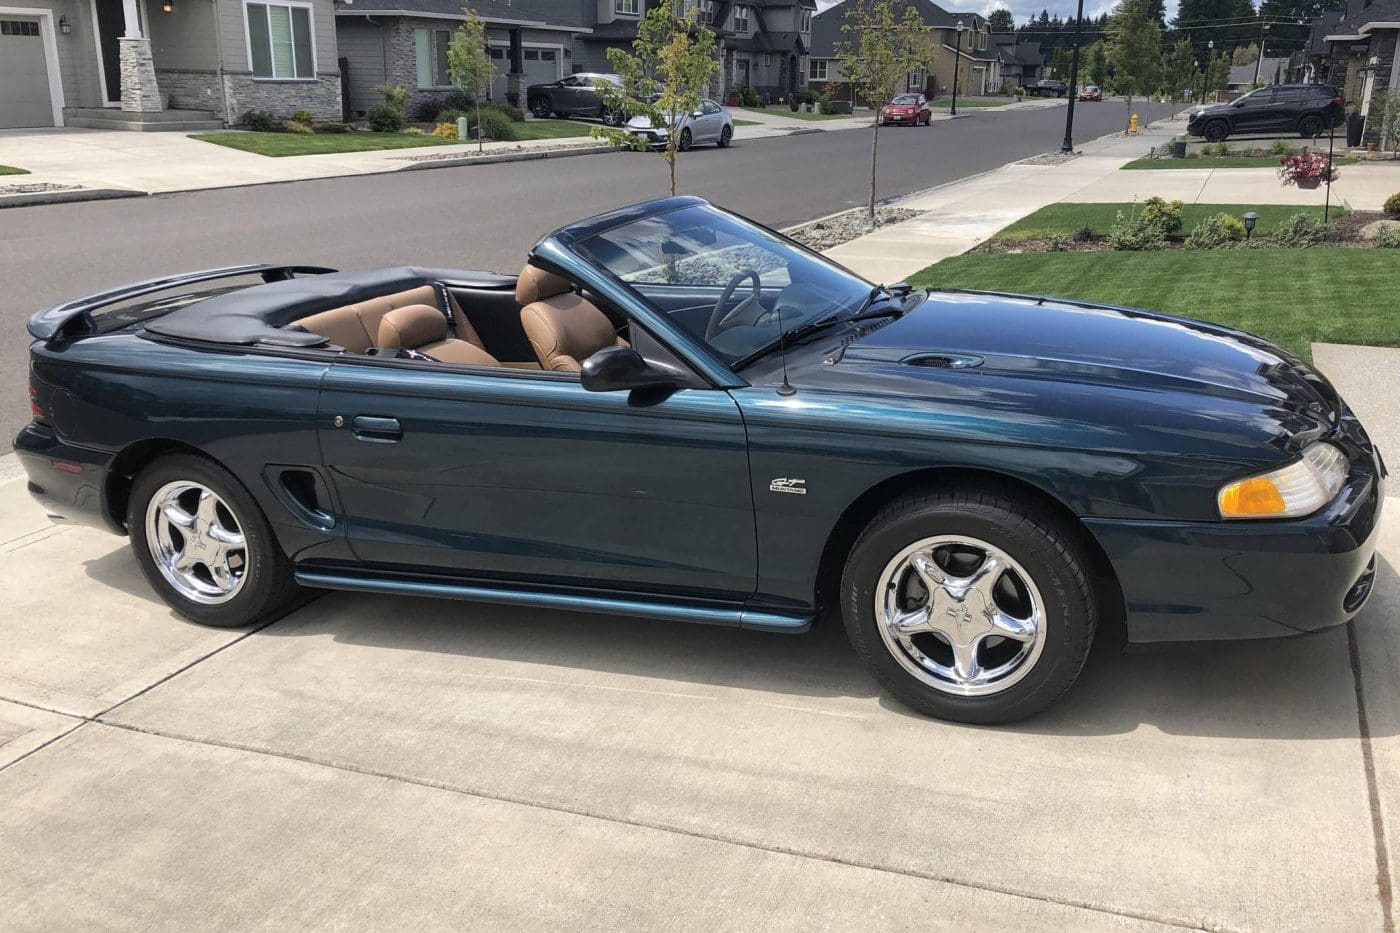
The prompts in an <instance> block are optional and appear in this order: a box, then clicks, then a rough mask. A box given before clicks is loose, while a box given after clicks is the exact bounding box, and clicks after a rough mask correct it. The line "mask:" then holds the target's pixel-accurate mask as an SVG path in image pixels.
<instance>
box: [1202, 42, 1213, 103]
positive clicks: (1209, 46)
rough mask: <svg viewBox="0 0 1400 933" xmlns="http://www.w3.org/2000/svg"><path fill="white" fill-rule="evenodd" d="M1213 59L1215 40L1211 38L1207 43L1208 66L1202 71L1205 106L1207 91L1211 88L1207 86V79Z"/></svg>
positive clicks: (1203, 101)
mask: <svg viewBox="0 0 1400 933" xmlns="http://www.w3.org/2000/svg"><path fill="white" fill-rule="evenodd" d="M1213 61H1215V40H1214V39H1211V40H1210V41H1209V42H1207V43H1206V67H1205V70H1204V71H1202V72H1201V106H1202V107H1204V106H1205V104H1206V91H1207V90H1209V88H1207V87H1206V81H1207V79H1209V78H1210V66H1211V63H1212V62H1213Z"/></svg>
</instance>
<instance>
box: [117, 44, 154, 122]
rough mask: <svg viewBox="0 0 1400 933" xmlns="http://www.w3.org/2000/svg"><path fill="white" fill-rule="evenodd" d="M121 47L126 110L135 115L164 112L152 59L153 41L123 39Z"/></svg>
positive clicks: (124, 107) (122, 95)
mask: <svg viewBox="0 0 1400 933" xmlns="http://www.w3.org/2000/svg"><path fill="white" fill-rule="evenodd" d="M117 47H118V49H119V55H120V66H119V73H120V74H121V101H122V109H123V110H126V111H129V112H133V113H154V112H156V111H160V110H164V109H165V104H164V103H163V102H162V101H161V97H160V91H161V89H160V85H159V84H157V83H156V67H155V64H154V62H153V61H152V59H151V40H150V39H128V38H126V37H125V36H123V37H122V38H120V39H118V40H117Z"/></svg>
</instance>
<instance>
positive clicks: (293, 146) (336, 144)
mask: <svg viewBox="0 0 1400 933" xmlns="http://www.w3.org/2000/svg"><path fill="white" fill-rule="evenodd" d="M516 125H517V126H519V125H521V124H516ZM190 138H191V139H199V140H203V141H204V142H206V143H213V144H214V145H216V146H228V147H229V148H230V149H241V150H243V151H244V152H254V153H257V154H258V155H265V156H274V157H281V156H299V155H319V154H321V153H326V152H367V151H369V150H372V149H414V148H417V147H419V146H441V145H444V144H447V143H455V142H457V140H455V139H443V138H442V137H440V136H413V135H410V134H408V133H315V134H312V135H309V136H304V135H301V134H300V133H196V134H194V135H192V136H191V137H190Z"/></svg>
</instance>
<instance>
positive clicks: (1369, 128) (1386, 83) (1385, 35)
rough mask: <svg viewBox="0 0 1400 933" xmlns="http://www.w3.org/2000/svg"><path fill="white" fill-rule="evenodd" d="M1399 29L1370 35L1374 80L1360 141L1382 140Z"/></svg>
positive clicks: (1379, 30) (1381, 30)
mask: <svg viewBox="0 0 1400 933" xmlns="http://www.w3.org/2000/svg"><path fill="white" fill-rule="evenodd" d="M1397 37H1400V30H1394V29H1378V30H1376V31H1375V32H1374V33H1372V36H1371V52H1372V53H1373V54H1374V55H1375V57H1376V74H1375V80H1374V81H1373V82H1372V84H1371V109H1370V112H1369V113H1367V115H1366V129H1365V131H1364V132H1363V133H1362V137H1361V141H1362V143H1376V144H1377V148H1379V144H1380V143H1381V142H1382V140H1381V130H1382V129H1383V128H1384V127H1383V126H1382V125H1381V124H1382V119H1383V118H1382V108H1383V107H1384V105H1385V104H1384V102H1385V95H1386V94H1388V93H1389V92H1390V76H1391V71H1392V70H1393V69H1394V68H1395V43H1396V39H1397Z"/></svg>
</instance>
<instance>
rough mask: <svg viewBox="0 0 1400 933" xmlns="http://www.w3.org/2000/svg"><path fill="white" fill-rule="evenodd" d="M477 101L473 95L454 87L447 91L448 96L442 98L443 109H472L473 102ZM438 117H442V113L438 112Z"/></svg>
mask: <svg viewBox="0 0 1400 933" xmlns="http://www.w3.org/2000/svg"><path fill="white" fill-rule="evenodd" d="M474 103H476V98H474V97H472V96H471V95H470V94H468V93H467V92H466V91H464V90H462V89H461V88H453V89H452V90H450V91H448V92H447V96H446V97H444V98H442V109H443V110H470V109H472V104H474ZM438 119H439V120H441V119H442V113H441V112H439V113H438Z"/></svg>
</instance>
